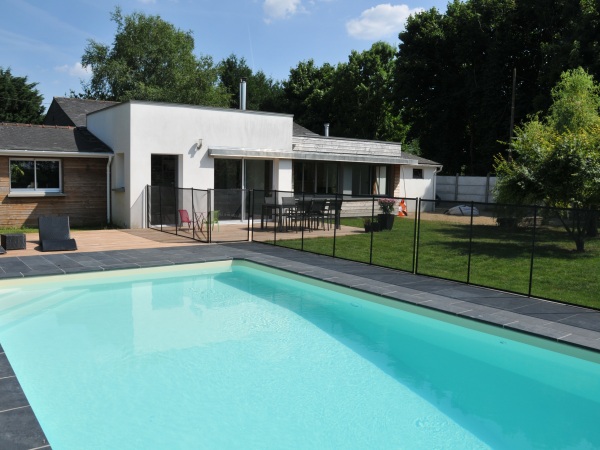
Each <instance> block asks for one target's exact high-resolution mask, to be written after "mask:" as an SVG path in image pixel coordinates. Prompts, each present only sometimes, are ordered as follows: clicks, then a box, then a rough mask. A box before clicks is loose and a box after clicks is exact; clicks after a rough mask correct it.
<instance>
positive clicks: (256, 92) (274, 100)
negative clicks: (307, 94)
mask: <svg viewBox="0 0 600 450" xmlns="http://www.w3.org/2000/svg"><path fill="white" fill-rule="evenodd" d="M218 73H219V81H220V84H221V86H222V87H223V88H224V89H226V90H227V93H228V94H229V106H231V107H232V108H239V107H240V105H239V98H240V80H241V79H242V78H245V79H246V91H247V95H246V108H247V109H250V110H255V111H270V112H282V111H283V110H282V108H283V106H282V102H283V88H282V86H281V83H279V82H276V81H274V80H273V79H272V78H270V77H267V76H266V75H265V73H264V72H262V71H260V70H259V71H258V72H256V73H254V72H253V71H252V69H251V68H250V67H248V64H247V63H246V60H245V59H244V58H241V59H238V57H237V56H236V55H234V54H232V55H230V56H229V57H228V58H226V59H224V60H223V61H221V62H220V63H219V65H218Z"/></svg>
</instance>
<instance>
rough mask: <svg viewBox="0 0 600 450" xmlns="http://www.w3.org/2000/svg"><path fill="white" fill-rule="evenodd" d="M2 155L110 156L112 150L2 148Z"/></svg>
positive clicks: (40, 156)
mask: <svg viewBox="0 0 600 450" xmlns="http://www.w3.org/2000/svg"><path fill="white" fill-rule="evenodd" d="M0 156H17V157H24V158H110V157H111V156H114V154H113V153H112V152H110V153H109V152H67V151H44V150H6V149H0Z"/></svg>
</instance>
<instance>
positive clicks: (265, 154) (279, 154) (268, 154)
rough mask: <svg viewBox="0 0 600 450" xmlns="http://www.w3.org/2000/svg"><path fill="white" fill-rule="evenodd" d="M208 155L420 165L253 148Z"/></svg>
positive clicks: (374, 157)
mask: <svg viewBox="0 0 600 450" xmlns="http://www.w3.org/2000/svg"><path fill="white" fill-rule="evenodd" d="M208 155H209V156H212V157H221V158H248V159H250V158H254V159H292V160H301V161H330V162H359V163H370V164H407V165H413V166H416V165H419V162H418V161H417V160H416V159H408V158H402V157H394V156H383V155H382V156H378V155H357V154H344V153H330V152H328V153H318V152H303V151H297V150H294V151H291V152H290V151H286V150H270V149H252V148H231V147H209V148H208Z"/></svg>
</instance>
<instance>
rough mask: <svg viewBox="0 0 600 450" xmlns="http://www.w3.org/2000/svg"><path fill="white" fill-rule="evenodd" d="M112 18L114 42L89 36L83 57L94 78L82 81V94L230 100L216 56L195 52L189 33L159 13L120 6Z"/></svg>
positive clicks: (116, 98)
mask: <svg viewBox="0 0 600 450" xmlns="http://www.w3.org/2000/svg"><path fill="white" fill-rule="evenodd" d="M111 20H112V21H113V22H115V23H116V24H117V31H116V34H115V40H114V43H113V45H112V46H108V45H105V44H101V43H99V42H96V41H94V40H90V41H89V42H88V45H87V47H86V49H85V52H84V54H83V56H82V58H81V62H82V64H83V65H84V66H87V67H90V68H91V70H92V77H91V79H90V81H89V82H87V83H82V87H83V93H82V94H81V96H82V97H84V98H93V99H101V100H114V101H124V100H129V99H138V100H152V101H167V102H177V103H188V104H202V105H210V106H225V105H227V102H228V99H227V93H226V92H225V90H224V89H222V88H220V87H219V86H218V84H217V81H218V74H217V68H216V67H215V65H214V63H213V61H212V58H210V57H208V56H201V57H196V56H195V55H194V53H193V51H194V39H193V37H192V33H191V32H184V31H181V30H179V29H177V28H175V27H174V26H173V25H172V24H170V23H168V22H165V21H164V20H162V19H161V18H160V17H159V16H147V15H145V14H141V13H133V14H131V15H128V16H123V15H122V14H121V10H120V8H118V7H117V8H115V11H114V12H113V13H112V14H111Z"/></svg>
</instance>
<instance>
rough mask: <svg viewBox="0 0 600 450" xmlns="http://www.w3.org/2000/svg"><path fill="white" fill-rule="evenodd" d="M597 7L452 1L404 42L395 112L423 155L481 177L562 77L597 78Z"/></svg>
mask: <svg viewBox="0 0 600 450" xmlns="http://www.w3.org/2000/svg"><path fill="white" fill-rule="evenodd" d="M599 6H600V0H466V1H464V2H461V1H459V0H454V1H453V2H452V3H450V4H449V5H448V9H447V11H446V12H445V13H444V14H442V13H440V12H439V11H437V10H436V9H431V10H429V11H425V12H423V13H420V14H417V15H415V16H412V17H411V18H410V19H409V20H408V22H407V26H406V30H405V31H404V32H403V33H401V34H400V40H401V43H400V47H399V52H398V58H397V67H396V75H395V78H396V85H395V89H396V91H395V92H396V96H395V97H396V102H397V109H398V110H400V108H402V111H403V118H404V119H405V120H406V121H407V122H408V123H409V124H410V125H411V128H410V132H409V136H410V138H418V139H419V141H420V143H421V148H422V150H423V153H424V155H425V156H427V157H429V158H431V159H435V160H437V161H439V162H441V163H443V164H444V170H445V171H446V172H449V173H457V172H465V173H467V174H485V173H487V172H489V171H490V170H491V169H492V167H493V156H494V155H495V154H496V153H498V152H499V151H502V150H503V146H502V144H501V143H500V142H506V141H507V140H508V138H509V129H510V127H509V124H510V107H511V94H512V74H513V69H516V71H517V84H516V90H515V94H516V108H515V122H516V123H519V122H520V121H522V120H525V119H526V118H527V116H528V115H530V114H534V113H536V112H538V111H546V110H547V109H548V108H549V106H550V105H551V103H552V98H551V96H550V90H551V88H552V86H553V85H554V84H555V83H556V82H557V81H558V79H559V77H560V73H561V72H562V71H564V70H565V69H570V68H571V69H572V68H576V67H578V66H582V67H584V68H586V69H587V70H589V71H590V73H591V74H593V75H595V76H599V75H600V73H599V72H598V70H599V69H600V63H599V61H600V37H599V36H600V19H599V17H600V16H599V13H598V7H599Z"/></svg>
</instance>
